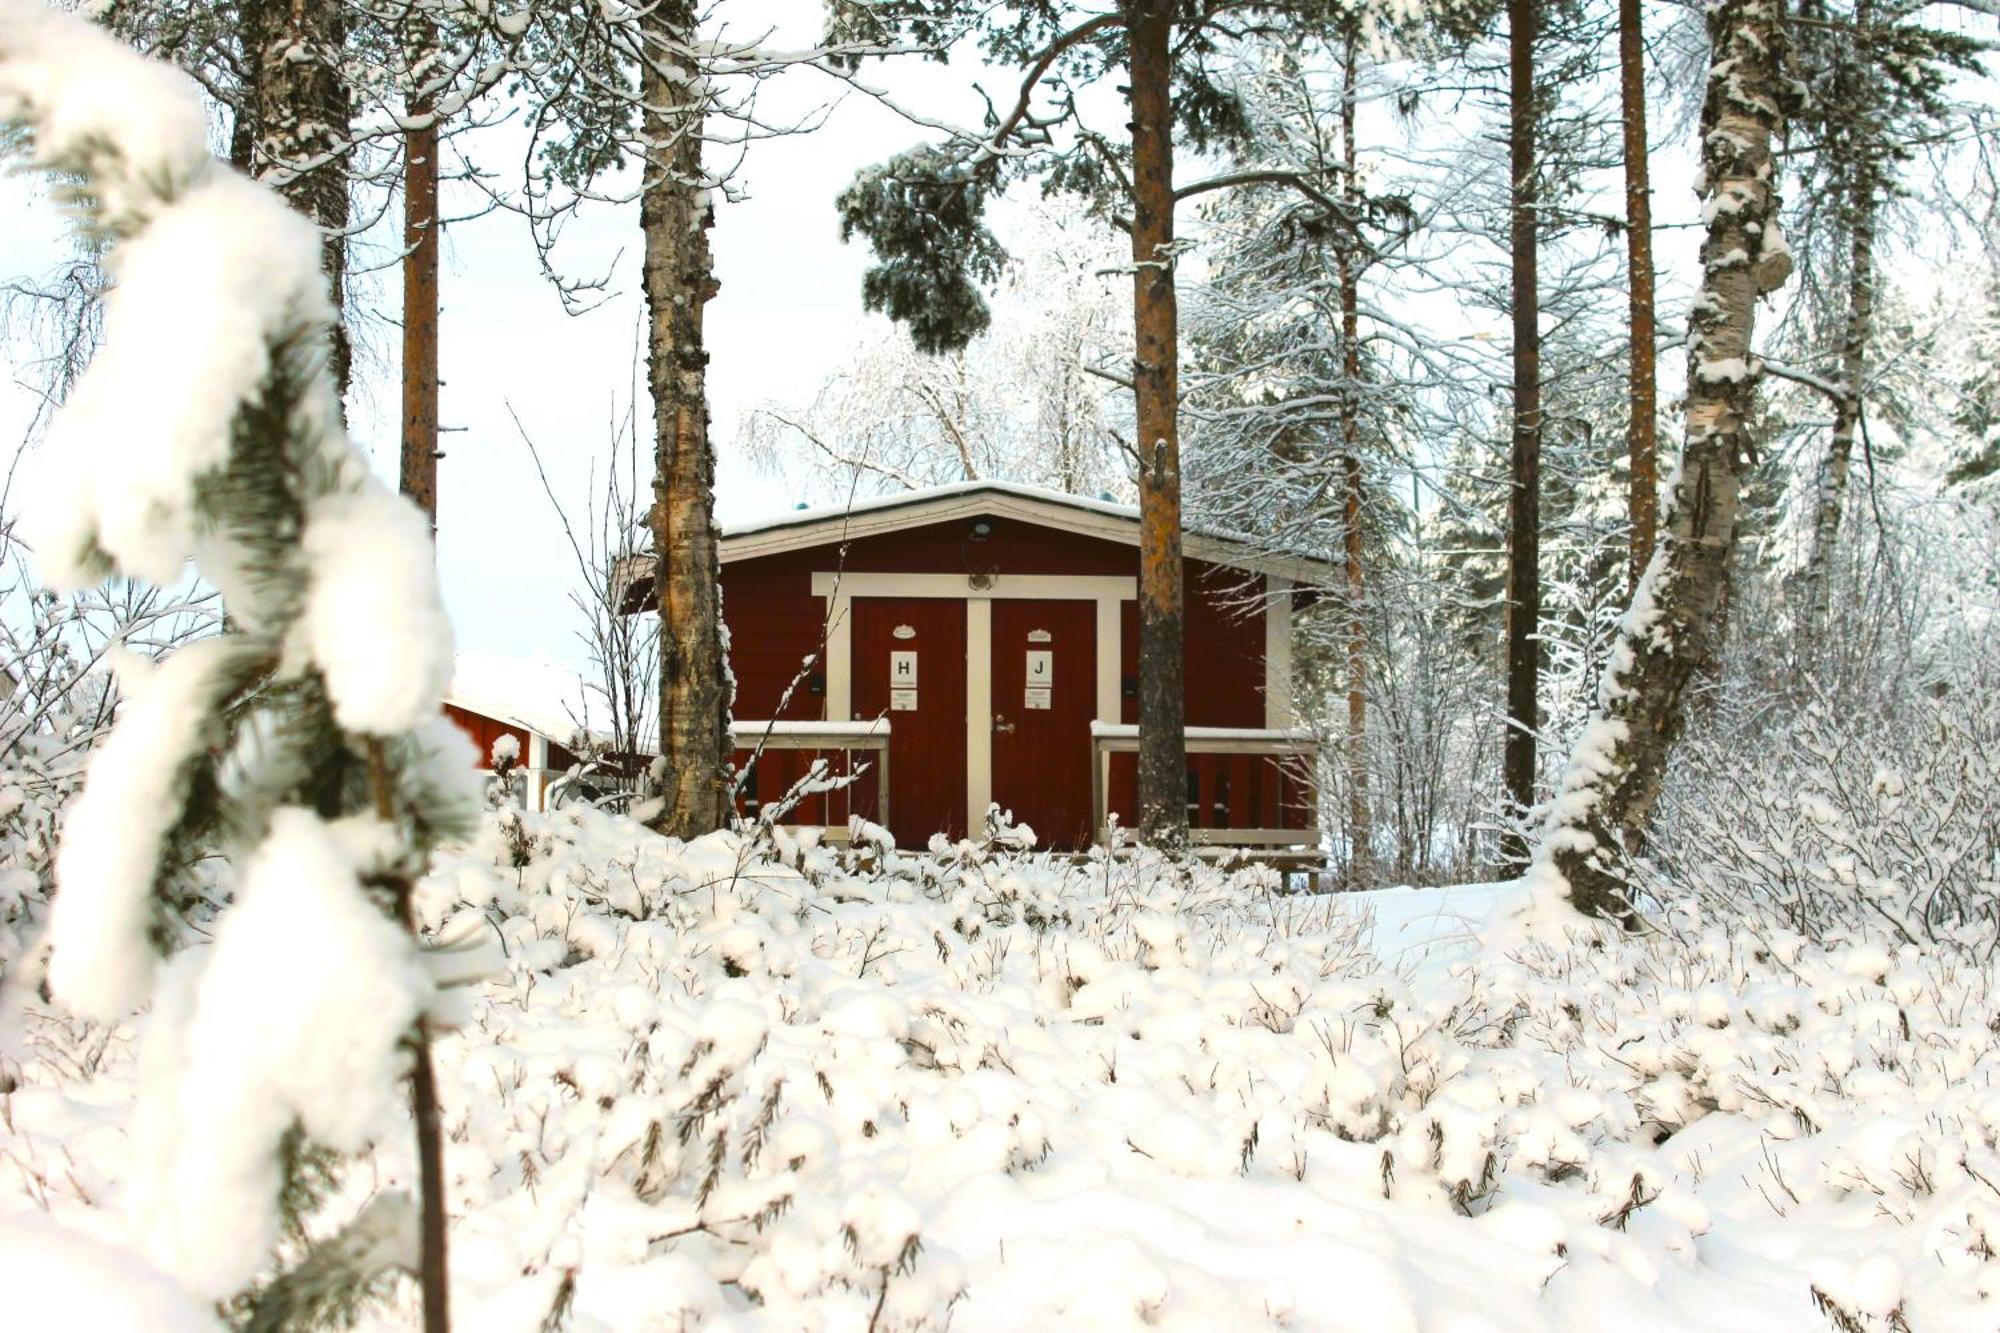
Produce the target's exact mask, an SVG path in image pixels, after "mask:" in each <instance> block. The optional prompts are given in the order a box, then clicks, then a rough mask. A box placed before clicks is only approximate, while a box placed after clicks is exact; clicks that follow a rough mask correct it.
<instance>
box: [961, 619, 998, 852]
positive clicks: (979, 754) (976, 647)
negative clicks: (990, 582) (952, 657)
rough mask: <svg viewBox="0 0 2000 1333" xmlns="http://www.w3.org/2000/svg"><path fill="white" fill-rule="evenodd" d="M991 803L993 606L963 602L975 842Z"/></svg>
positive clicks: (969, 807) (970, 825) (970, 832)
mask: <svg viewBox="0 0 2000 1333" xmlns="http://www.w3.org/2000/svg"><path fill="white" fill-rule="evenodd" d="M992 802H993V603H992V601H991V600H989V599H987V598H984V597H968V598H967V599H966V601H965V833H966V836H967V837H969V838H971V839H972V840H973V841H975V842H977V841H978V840H979V839H980V837H981V836H982V835H984V833H985V832H986V807H987V806H988V805H990V804H992Z"/></svg>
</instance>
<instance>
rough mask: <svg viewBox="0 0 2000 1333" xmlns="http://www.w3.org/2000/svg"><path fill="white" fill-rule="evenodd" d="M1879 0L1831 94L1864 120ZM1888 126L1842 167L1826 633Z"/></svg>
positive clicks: (1816, 627)
mask: <svg viewBox="0 0 2000 1333" xmlns="http://www.w3.org/2000/svg"><path fill="white" fill-rule="evenodd" d="M1874 8H1875V7H1874V5H1873V3H1872V0H1856V4H1855V6H1854V29H1855V38H1856V39H1855V41H1854V50H1853V51H1852V52H1851V53H1850V54H1848V55H1847V56H1846V57H1845V58H1844V59H1843V61H1842V63H1841V65H1840V67H1839V69H1838V73H1837V75H1836V79H1835V83H1834V87H1833V90H1832V93H1831V96H1832V97H1833V98H1835V99H1838V102H1839V104H1840V105H1841V106H1842V107H1844V108H1846V109H1847V110H1848V112H1849V114H1851V115H1854V116H1855V117H1856V118H1857V119H1864V120H1865V118H1866V117H1867V116H1868V115H1869V114H1870V113H1871V112H1872V113H1874V114H1877V115H1879V114H1880V111H1881V108H1880V101H1881V99H1880V97H1879V96H1878V95H1877V94H1876V87H1875V85H1876V82H1877V78H1878V76H1877V74H1876V73H1875V71H1874V70H1873V69H1872V68H1870V67H1869V64H1868V63H1867V62H1869V61H1872V60H1873V59H1874V44H1873V42H1872V41H1871V40H1870V37H1871V34H1870V28H1871V27H1872V25H1873V23H1874V17H1875V15H1874ZM1880 132H1881V131H1880V129H1879V128H1877V129H1876V130H1875V131H1874V132H1873V133H1871V132H1868V131H1866V130H1864V131H1863V132H1862V133H1859V134H1856V135H1854V136H1853V138H1852V139H1850V141H1849V143H1850V149H1851V151H1852V152H1853V154H1854V156H1855V159H1856V160H1855V161H1853V162H1851V163H1847V164H1844V166H1845V170H1844V171H1843V173H1842V179H1843V183H1844V185H1845V187H1846V191H1847V196H1848V197H1847V198H1846V199H1845V200H1842V201H1841V204H1842V206H1841V209H1840V212H1839V217H1840V220H1841V223H1842V225H1843V226H1844V227H1845V229H1846V231H1847V318H1846V321H1845V324H1844V327H1843V328H1842V331H1841V341H1840V392H1839V394H1837V395H1836V396H1835V397H1834V400H1833V432H1832V434H1831V435H1830V436H1829V437H1828V439H1827V447H1826V456H1825V457H1824V458H1822V459H1821V460H1820V467H1819V485H1818V487H1817V489H1816V493H1815V495H1814V497H1813V532H1812V548H1811V550H1810V551H1809V552H1808V553H1807V557H1806V561H1807V563H1806V584H1807V588H1808V596H1809V606H1808V609H1807V617H1808V619H1807V624H1808V627H1809V629H1810V631H1811V632H1812V633H1814V634H1823V633H1825V632H1826V629H1827V623H1828V618H1829V616H1830V615H1831V613H1832V598H1833V557H1834V549H1835V547H1836V546H1837V545H1838V544H1839V540H1840V520H1841V516H1842V514H1843V513H1844V512H1845V510H1846V508H1847V482H1848V476H1849V474H1850V472H1851V470H1852V467H1853V463H1854V437H1855V436H1856V434H1857V433H1859V431H1860V428H1861V413H1862V411H1863V405H1864V400H1863V396H1862V381H1863V379H1864V378H1865V377H1866V376H1867V373H1868V344H1869V340H1870V338H1871V337H1872V336H1873V335H1874V329H1875V229H1876V219H1877V217H1878V214H1879V211H1880V206H1881V205H1880V199H1881V195H1882V174H1881V172H1879V171H1878V170H1877V168H1876V158H1875V151H1876V150H1875V147H1874V142H1873V140H1874V139H1875V137H1876V135H1877V134H1879V133H1880Z"/></svg>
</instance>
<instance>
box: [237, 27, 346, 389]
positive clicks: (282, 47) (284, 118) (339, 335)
mask: <svg viewBox="0 0 2000 1333" xmlns="http://www.w3.org/2000/svg"><path fill="white" fill-rule="evenodd" d="M238 13H239V15H240V21H241V23H242V27H243V63H244V70H243V83H244V93H243V100H244V106H243V107H242V108H241V110H240V111H239V119H240V120H243V121H247V124H240V125H239V127H238V129H237V130H236V132H235V133H234V134H233V135H232V145H231V152H232V154H235V153H240V152H244V151H245V150H246V148H247V153H248V161H249V170H250V174H251V175H253V176H255V177H256V178H257V179H258V180H261V181H264V182H265V183H267V184H269V185H272V186H274V187H276V189H277V191H278V193H280V194H282V195H283V196H284V197H285V200H286V202H287V203H289V204H291V206H292V207H294V208H296V209H298V210H299V211H300V212H301V213H304V214H305V215H306V216H307V217H309V218H311V219H312V220H313V221H314V222H315V223H316V224H318V226H319V229H320V233H321V235H322V236H323V237H324V240H323V241H322V243H321V244H322V250H321V267H322V268H323V269H324V270H325V272H326V278H327V283H328V286H329V287H330V289H331V292H332V296H333V308H334V315H335V322H334V326H333V346H332V350H331V352H330V353H329V359H330V363H331V364H330V368H331V370H332V371H333V378H334V383H335V384H337V385H338V386H339V388H340V391H341V393H342V394H343V395H345V394H346V392H347V387H348V383H349V380H350V377H351V375H352V373H353V362H354V356H353V350H352V343H351V341H350V339H349V337H348V331H347V320H346V300H347V229H348V221H349V208H348V199H347V183H348V182H347V176H348V171H347V166H348V155H349V153H350V152H351V149H350V147H349V143H348V140H349V137H350V136H351V134H352V128H351V127H352V122H353V96H352V94H351V92H350V91H349V89H348V87H347V81H346V77H345V74H344V73H343V70H344V68H345V62H346V58H347V49H346V48H347V16H346V13H345V10H344V9H343V8H342V6H341V3H340V0H241V3H240V6H239V10H238Z"/></svg>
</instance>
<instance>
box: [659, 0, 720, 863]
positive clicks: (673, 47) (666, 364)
mask: <svg viewBox="0 0 2000 1333" xmlns="http://www.w3.org/2000/svg"><path fill="white" fill-rule="evenodd" d="M645 31H646V46H647V59H646V61H645V66H644V69H643V71H642V73H641V77H640V93H641V96H642V97H643V99H644V101H645V106H646V110H645V117H644V132H645V139H646V142H647V143H648V144H649V145H651V148H650V150H649V157H650V161H649V162H648V164H647V169H646V177H647V178H646V182H645V186H644V189H643V190H642V192H641V194H640V196H639V224H640V228H641V230H642V231H643V232H644V236H645V284H644V285H645V295H646V313H647V323H648V341H647V348H646V375H647V385H648V387H649V388H650V389H651V390H652V395H653V422H654V431H655V456H654V474H653V494H654V504H653V511H652V513H653V544H654V550H655V551H656V552H658V555H659V560H658V564H657V571H658V573H657V578H658V596H659V603H658V604H659V609H660V759H661V767H662V770H663V772H662V777H663V782H662V791H661V795H662V798H663V800H662V805H661V808H660V812H659V814H658V816H657V817H656V818H655V820H654V821H653V822H654V826H655V827H657V828H658V829H659V830H660V831H661V832H663V833H667V834H669V835H672V836H675V837H681V838H692V837H698V836H700V835H701V834H704V833H709V832H713V831H714V830H716V829H719V828H722V827H724V826H725V825H726V824H727V823H728V821H729V813H730V808H729V772H728V765H729V760H730V753H731V752H730V748H729V704H730V700H729V690H728V684H727V681H728V676H727V671H726V667H725V664H724V660H723V650H722V590H721V566H720V562H719V560H718V552H717V546H718V543H717V535H716V528H715V454H714V451H713V449H712V447H711V445H710V442H709V436H708V394H707V369H708V353H707V352H706V351H704V350H703V348H702V327H701V325H702V308H703V306H704V305H706V304H707V302H708V300H709V298H710V297H712V296H713V295H714V294H715V278H714V274H713V269H712V265H711V262H710V258H709V248H708V228H709V227H710V225H711V224H712V223H713V222H714V214H713V212H712V210H711V208H710V205H709V202H708V191H707V186H706V179H705V178H704V176H703V175H702V167H701V131H702V117H703V114H704V111H705V109H706V99H705V97H704V96H703V93H702V90H701V88H700V86H699V85H698V84H690V83H689V82H688V81H687V77H686V74H685V71H686V70H687V69H690V68H692V67H693V66H694V61H693V59H692V58H691V57H690V56H689V55H688V54H687V53H688V51H689V49H690V48H691V46H692V45H693V41H694V35H695V11H694V5H693V3H692V0H668V2H667V3H663V4H659V5H656V6H654V7H653V8H652V9H651V10H650V11H648V14H647V17H646V20H645Z"/></svg>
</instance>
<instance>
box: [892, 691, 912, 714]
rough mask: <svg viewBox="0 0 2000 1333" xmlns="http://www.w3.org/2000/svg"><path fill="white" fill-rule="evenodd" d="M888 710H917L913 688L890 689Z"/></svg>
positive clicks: (901, 711) (898, 711)
mask: <svg viewBox="0 0 2000 1333" xmlns="http://www.w3.org/2000/svg"><path fill="white" fill-rule="evenodd" d="M889 711H890V712H892V713H914V712H916V711H917V692H916V691H915V690H890V691H889Z"/></svg>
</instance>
